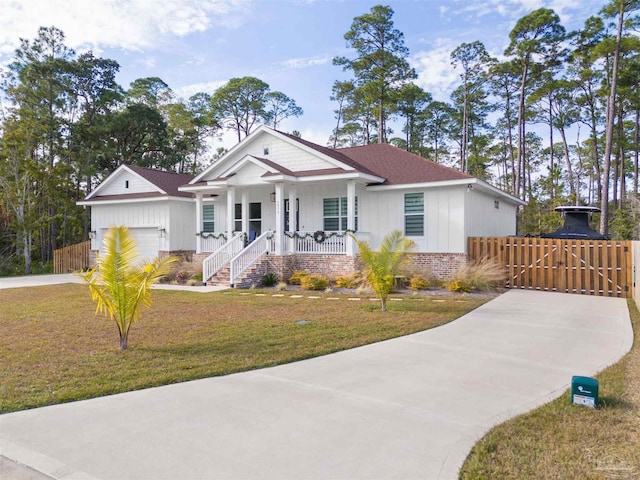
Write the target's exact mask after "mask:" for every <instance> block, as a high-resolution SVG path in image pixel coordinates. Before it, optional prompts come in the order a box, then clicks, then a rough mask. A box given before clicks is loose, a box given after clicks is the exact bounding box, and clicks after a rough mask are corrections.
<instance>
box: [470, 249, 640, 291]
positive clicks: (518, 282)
mask: <svg viewBox="0 0 640 480" xmlns="http://www.w3.org/2000/svg"><path fill="white" fill-rule="evenodd" d="M468 247H469V249H468V252H469V257H470V259H472V260H479V259H481V258H484V257H489V258H495V259H496V260H497V261H498V262H499V263H500V264H501V265H504V266H505V269H506V271H507V281H506V287H507V288H526V289H534V290H547V291H554V292H564V293H580V294H584V295H601V296H608V297H631V290H632V253H631V242H629V241H614V240H557V239H550V238H549V239H547V238H516V237H488V238H479V237H471V238H469V244H468Z"/></svg>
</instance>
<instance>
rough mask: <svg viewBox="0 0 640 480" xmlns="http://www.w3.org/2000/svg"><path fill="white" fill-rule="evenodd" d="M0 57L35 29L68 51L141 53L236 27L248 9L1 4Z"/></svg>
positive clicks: (169, 2) (79, 1)
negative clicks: (62, 39)
mask: <svg viewBox="0 0 640 480" xmlns="http://www.w3.org/2000/svg"><path fill="white" fill-rule="evenodd" d="M0 5H1V10H2V15H1V16H0V55H3V54H9V53H11V52H12V51H13V50H14V49H15V48H16V47H17V46H18V45H19V38H28V39H31V38H35V36H36V34H37V31H38V28H39V27H41V26H51V25H54V26H56V27H57V28H59V29H61V30H62V31H63V32H64V33H65V35H66V38H67V41H66V43H67V45H68V46H70V47H72V48H87V46H91V47H92V46H96V47H97V46H103V47H118V48H123V49H127V50H142V49H145V48H149V47H151V46H153V45H157V44H158V43H161V42H163V41H165V42H166V41H168V40H169V39H170V38H171V37H173V36H185V35H188V34H190V33H194V32H203V31H205V30H207V29H209V28H211V27H212V26H214V25H217V26H224V27H226V28H235V27H237V26H239V25H240V24H241V23H242V18H243V16H244V15H245V14H246V13H247V12H248V11H249V8H250V2H247V1H244V0H153V1H150V0H26V1H25V0H0Z"/></svg>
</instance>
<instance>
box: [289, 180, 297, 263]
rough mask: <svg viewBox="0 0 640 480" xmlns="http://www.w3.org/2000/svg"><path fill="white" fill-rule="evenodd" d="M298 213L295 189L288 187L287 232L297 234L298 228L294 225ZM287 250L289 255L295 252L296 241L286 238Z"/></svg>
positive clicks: (292, 238)
mask: <svg viewBox="0 0 640 480" xmlns="http://www.w3.org/2000/svg"><path fill="white" fill-rule="evenodd" d="M297 212H298V197H297V193H296V187H293V186H292V187H289V231H290V232H297V231H298V226H297V225H296V218H297ZM287 240H288V242H287V243H288V246H287V250H288V251H289V252H290V253H295V251H296V239H295V238H294V237H291V238H288V239H287Z"/></svg>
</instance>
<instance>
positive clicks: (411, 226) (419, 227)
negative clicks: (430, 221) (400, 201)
mask: <svg viewBox="0 0 640 480" xmlns="http://www.w3.org/2000/svg"><path fill="white" fill-rule="evenodd" d="M404 234H405V236H407V237H422V236H424V193H405V194H404Z"/></svg>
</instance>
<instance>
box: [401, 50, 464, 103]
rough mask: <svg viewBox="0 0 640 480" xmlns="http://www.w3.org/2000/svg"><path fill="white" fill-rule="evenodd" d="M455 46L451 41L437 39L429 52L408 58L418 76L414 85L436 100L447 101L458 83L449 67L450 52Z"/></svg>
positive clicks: (456, 75)
mask: <svg viewBox="0 0 640 480" xmlns="http://www.w3.org/2000/svg"><path fill="white" fill-rule="evenodd" d="M456 46H457V43H456V41H455V40H453V39H439V40H437V41H436V42H435V47H434V48H432V49H431V50H423V51H420V52H417V53H416V54H415V55H412V56H411V58H409V63H410V64H411V66H412V67H413V68H415V70H416V73H417V74H418V78H417V80H416V81H415V83H416V84H417V85H418V86H420V87H422V88H423V89H424V90H426V91H428V92H430V93H431V94H432V95H433V98H434V99H436V100H448V98H449V95H450V94H451V92H452V91H453V90H454V89H455V87H456V85H457V83H458V82H459V78H458V74H457V73H456V72H455V70H454V69H453V67H452V66H451V52H452V51H453V50H454V49H455V48H456Z"/></svg>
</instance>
